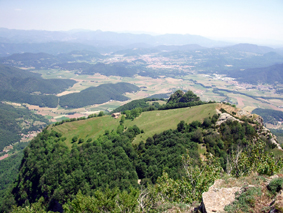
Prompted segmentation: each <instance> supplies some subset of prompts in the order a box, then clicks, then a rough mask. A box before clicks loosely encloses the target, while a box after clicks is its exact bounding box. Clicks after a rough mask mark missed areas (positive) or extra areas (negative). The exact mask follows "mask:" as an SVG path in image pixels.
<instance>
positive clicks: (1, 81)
mask: <svg viewBox="0 0 283 213" xmlns="http://www.w3.org/2000/svg"><path fill="white" fill-rule="evenodd" d="M74 83H75V81H74V80H69V79H42V78H41V77H40V76H39V75H38V74H35V73H31V72H29V71H25V70H21V69H18V68H14V67H10V66H5V65H0V86H1V89H0V94H1V95H0V101H12V102H17V103H29V104H33V105H39V106H48V107H56V106H57V105H58V98H57V97H56V96H55V95H52V94H56V93H59V92H62V91H64V90H65V89H67V88H68V87H70V86H72V85H73V84H74ZM46 94H51V95H46Z"/></svg>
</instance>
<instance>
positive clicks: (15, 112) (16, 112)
mask: <svg viewBox="0 0 283 213" xmlns="http://www.w3.org/2000/svg"><path fill="white" fill-rule="evenodd" d="M25 121H28V122H29V123H30V125H25V127H23V126H22V125H21V124H22V123H24V122H25ZM34 121H41V122H43V123H45V125H46V124H48V123H49V121H48V120H47V119H45V118H44V117H43V116H41V115H36V114H34V113H33V112H31V111H29V110H28V109H26V108H15V107H13V106H10V105H7V104H3V103H0V151H2V150H3V148H4V147H5V146H8V145H10V144H12V143H15V142H17V141H20V139H21V136H20V133H22V132H23V131H24V133H26V132H28V131H34V130H40V129H41V128H42V127H43V126H42V125H39V126H34V125H33V123H34Z"/></svg>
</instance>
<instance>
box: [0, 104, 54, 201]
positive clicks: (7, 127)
mask: <svg viewBox="0 0 283 213" xmlns="http://www.w3.org/2000/svg"><path fill="white" fill-rule="evenodd" d="M38 121H40V123H38ZM38 124H39V125H38ZM47 124H49V121H48V120H47V119H45V118H44V117H43V116H40V115H36V114H34V113H33V112H31V111H29V110H28V109H26V108H24V107H16V108H15V107H13V106H11V105H7V104H4V103H0V151H1V155H3V154H6V152H4V153H3V152H2V150H3V148H4V147H5V146H8V145H11V144H12V145H13V148H12V150H10V151H9V155H10V156H9V157H8V158H6V159H4V160H1V161H0V200H3V197H4V195H5V191H6V189H7V188H8V186H9V185H10V184H11V183H12V182H13V180H14V179H15V178H16V177H17V174H18V169H19V166H20V163H21V159H22V157H23V149H24V148H25V147H26V146H27V145H28V143H26V142H21V143H19V141H20V140H21V138H22V136H21V135H20V134H22V133H23V134H27V133H28V132H29V131H39V130H41V129H42V128H44V127H45V126H46V125H47Z"/></svg>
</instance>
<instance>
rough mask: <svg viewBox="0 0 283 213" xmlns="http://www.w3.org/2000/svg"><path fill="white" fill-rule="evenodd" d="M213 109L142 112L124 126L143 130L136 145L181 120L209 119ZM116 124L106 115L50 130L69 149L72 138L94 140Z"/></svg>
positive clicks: (213, 107) (202, 107)
mask: <svg viewBox="0 0 283 213" xmlns="http://www.w3.org/2000/svg"><path fill="white" fill-rule="evenodd" d="M215 109H216V104H208V105H202V106H195V107H191V108H190V107H188V108H181V109H173V110H160V111H159V110H158V111H149V112H143V113H142V114H141V115H140V116H139V117H138V118H136V119H135V120H134V121H132V120H126V121H125V126H128V127H130V126H133V125H136V126H138V127H139V128H140V129H143V130H144V132H145V133H144V134H142V135H140V136H139V137H137V138H135V140H134V141H135V143H138V142H140V141H141V140H146V139H147V137H152V136H153V135H154V134H158V133H160V132H162V131H165V130H168V129H174V128H176V126H177V124H178V123H179V122H180V121H181V120H184V121H185V122H187V123H190V122H192V121H194V120H198V121H202V120H203V119H204V118H206V117H209V115H213V114H215V113H216V111H215ZM118 124H119V120H118V119H114V118H112V117H111V116H110V115H106V116H103V117H96V118H92V119H87V120H82V121H79V122H68V123H64V124H62V125H59V126H56V127H53V128H52V129H53V130H54V131H57V132H59V133H61V134H62V135H63V136H64V137H66V138H67V140H66V141H67V145H68V146H69V147H70V146H71V144H70V142H68V141H71V139H72V138H73V137H74V136H78V138H82V137H84V136H85V135H88V137H90V138H93V139H96V138H98V137H99V136H100V135H103V134H104V132H105V130H108V131H110V132H111V131H112V130H113V129H114V130H116V128H117V125H118ZM141 136H142V137H141Z"/></svg>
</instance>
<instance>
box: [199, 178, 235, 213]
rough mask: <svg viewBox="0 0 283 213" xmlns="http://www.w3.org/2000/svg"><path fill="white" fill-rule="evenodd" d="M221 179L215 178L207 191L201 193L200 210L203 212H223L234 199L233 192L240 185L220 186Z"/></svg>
mask: <svg viewBox="0 0 283 213" xmlns="http://www.w3.org/2000/svg"><path fill="white" fill-rule="evenodd" d="M222 182H223V180H216V181H215V183H214V184H213V185H212V186H211V187H210V188H209V190H208V191H207V192H204V193H203V194H202V205H201V211H202V212H203V213H213V212H218V213H220V212H225V211H224V208H225V206H226V205H229V204H230V203H232V202H233V201H234V200H235V193H236V192H239V191H240V190H241V187H231V188H220V187H221V183H222Z"/></svg>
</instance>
